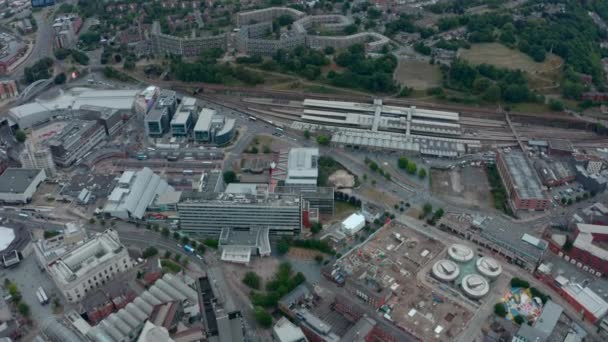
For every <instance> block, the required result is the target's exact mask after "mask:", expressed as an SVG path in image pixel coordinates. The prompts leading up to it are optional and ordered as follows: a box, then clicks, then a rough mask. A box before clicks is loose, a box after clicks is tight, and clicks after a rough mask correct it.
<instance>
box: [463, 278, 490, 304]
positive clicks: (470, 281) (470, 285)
mask: <svg viewBox="0 0 608 342" xmlns="http://www.w3.org/2000/svg"><path fill="white" fill-rule="evenodd" d="M461 286H462V290H463V291H464V293H465V294H466V295H467V296H468V297H469V298H473V299H479V298H481V297H483V296H485V295H487V294H488V292H489V291H490V284H489V283H488V281H487V280H486V278H484V277H482V276H480V275H479V274H469V275H467V276H465V277H464V278H462V284H461Z"/></svg>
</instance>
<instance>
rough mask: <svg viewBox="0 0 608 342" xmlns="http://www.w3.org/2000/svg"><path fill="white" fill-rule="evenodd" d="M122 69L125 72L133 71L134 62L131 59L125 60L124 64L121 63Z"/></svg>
mask: <svg viewBox="0 0 608 342" xmlns="http://www.w3.org/2000/svg"><path fill="white" fill-rule="evenodd" d="M122 67H123V68H124V69H125V70H133V69H135V61H134V60H133V59H132V58H125V62H124V63H123V65H122Z"/></svg>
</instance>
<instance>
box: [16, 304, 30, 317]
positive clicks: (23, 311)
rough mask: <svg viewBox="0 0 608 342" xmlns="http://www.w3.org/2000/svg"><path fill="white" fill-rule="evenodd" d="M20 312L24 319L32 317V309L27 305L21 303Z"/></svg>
mask: <svg viewBox="0 0 608 342" xmlns="http://www.w3.org/2000/svg"><path fill="white" fill-rule="evenodd" d="M18 310H19V313H20V314H21V315H22V316H23V317H30V307H29V306H28V305H27V304H25V303H23V302H21V303H19V306H18Z"/></svg>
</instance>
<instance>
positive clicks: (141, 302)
mask: <svg viewBox="0 0 608 342" xmlns="http://www.w3.org/2000/svg"><path fill="white" fill-rule="evenodd" d="M193 284H194V281H193V280H192V279H189V278H188V277H187V276H179V275H173V274H170V273H167V274H165V275H163V277H162V278H160V279H158V280H157V281H156V282H155V283H154V284H153V285H152V286H150V287H149V288H148V289H146V290H145V291H144V292H142V293H141V294H140V295H139V296H138V297H137V298H135V299H134V300H133V301H132V302H130V303H128V304H127V305H126V306H125V307H123V308H121V309H120V310H118V311H117V312H116V313H113V314H111V315H110V316H108V317H106V318H105V319H103V320H102V321H101V322H99V323H98V324H97V325H95V326H91V325H90V324H89V323H87V322H86V321H85V320H84V319H83V318H82V317H81V316H80V315H79V314H78V313H76V312H75V311H72V312H69V313H68V314H67V320H66V323H64V324H62V325H63V326H64V327H66V328H68V329H60V328H58V327H53V326H46V327H45V328H43V331H44V332H45V333H47V334H49V333H51V334H53V335H54V334H59V333H60V332H61V335H63V334H65V331H64V330H68V331H70V332H71V333H72V334H74V335H75V339H62V340H61V341H92V342H105V341H138V338H139V339H141V338H143V341H150V342H156V341H166V340H163V339H160V340H159V339H157V337H158V336H159V335H156V334H154V333H151V334H148V332H154V330H155V328H162V329H161V330H162V331H163V332H165V331H166V332H168V329H166V328H165V327H164V326H162V324H167V325H172V324H173V323H174V322H173V321H172V320H171V319H169V318H172V319H176V317H179V316H181V315H182V312H183V317H184V318H192V317H196V316H198V315H200V311H199V310H200V306H199V303H198V295H197V293H196V291H195V290H194V289H193V288H192V286H193ZM173 303H177V306H176V304H173ZM155 321H156V322H159V324H158V325H157V324H155V323H154V322H155ZM146 322H149V323H150V324H151V325H149V326H148V328H147V329H144V327H145V325H146ZM190 333H191V331H190V330H189V329H188V334H190ZM167 335H168V334H161V336H164V337H166V336H167ZM174 337H175V335H174ZM169 341H170V340H169ZM176 341H183V340H178V339H176Z"/></svg>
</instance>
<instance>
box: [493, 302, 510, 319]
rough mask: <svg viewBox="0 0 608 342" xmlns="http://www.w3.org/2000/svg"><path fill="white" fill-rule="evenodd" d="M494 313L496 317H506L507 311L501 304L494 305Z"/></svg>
mask: <svg viewBox="0 0 608 342" xmlns="http://www.w3.org/2000/svg"><path fill="white" fill-rule="evenodd" d="M494 313H495V314H496V316H500V317H506V316H507V309H505V305H504V304H503V303H502V302H500V303H496V305H494Z"/></svg>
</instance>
